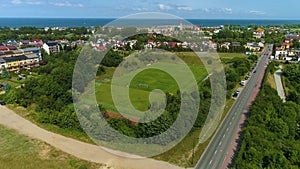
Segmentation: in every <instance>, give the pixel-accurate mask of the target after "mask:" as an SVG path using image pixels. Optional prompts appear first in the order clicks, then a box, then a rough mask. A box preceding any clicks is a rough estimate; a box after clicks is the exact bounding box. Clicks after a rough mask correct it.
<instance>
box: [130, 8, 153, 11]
mask: <svg viewBox="0 0 300 169" xmlns="http://www.w3.org/2000/svg"><path fill="white" fill-rule="evenodd" d="M132 10H134V11H149V9H147V8H132Z"/></svg>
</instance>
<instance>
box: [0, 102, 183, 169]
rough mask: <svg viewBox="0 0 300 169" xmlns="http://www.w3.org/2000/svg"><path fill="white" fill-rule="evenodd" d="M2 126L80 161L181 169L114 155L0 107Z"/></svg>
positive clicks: (120, 167) (119, 167) (131, 168)
mask: <svg viewBox="0 0 300 169" xmlns="http://www.w3.org/2000/svg"><path fill="white" fill-rule="evenodd" d="M0 124H1V125H3V126H6V127H8V128H11V129H14V130H17V131H18V132H20V133H21V134H24V135H27V136H29V137H31V138H33V139H37V140H40V141H43V142H46V143H48V144H50V145H52V146H53V147H56V148H58V149H60V150H62V151H64V152H66V153H68V154H71V155H73V156H75V157H78V158H80V159H83V160H87V161H91V162H95V163H101V164H105V165H107V166H109V167H111V168H114V169H181V168H180V167H177V166H174V165H171V164H169V163H166V162H162V161H157V160H153V159H146V158H144V159H131V158H125V157H119V156H116V155H113V154H111V153H109V152H107V151H105V150H103V149H102V148H101V147H99V146H97V145H92V144H88V143H84V142H80V141H77V140H75V139H71V138H67V137H64V136H61V135H59V134H55V133H52V132H49V131H47V130H44V129H42V128H40V127H38V126H37V125H35V124H33V123H31V122H30V121H28V120H26V119H24V118H22V117H21V116H19V115H17V114H16V113H14V112H13V111H12V110H10V109H8V108H6V107H4V106H0Z"/></svg>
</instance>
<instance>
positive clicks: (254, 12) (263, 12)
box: [249, 10, 266, 15]
mask: <svg viewBox="0 0 300 169" xmlns="http://www.w3.org/2000/svg"><path fill="white" fill-rule="evenodd" d="M249 13H251V14H254V15H265V14H266V12H265V11H256V10H252V11H249Z"/></svg>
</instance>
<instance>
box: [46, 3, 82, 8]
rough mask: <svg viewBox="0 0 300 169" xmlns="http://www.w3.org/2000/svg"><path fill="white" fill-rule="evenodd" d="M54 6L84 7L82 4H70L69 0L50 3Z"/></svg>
mask: <svg viewBox="0 0 300 169" xmlns="http://www.w3.org/2000/svg"><path fill="white" fill-rule="evenodd" d="M50 4H52V5H54V6H58V7H79V8H82V7H84V5H83V4H80V3H79V4H72V3H70V2H69V1H65V2H56V3H50Z"/></svg>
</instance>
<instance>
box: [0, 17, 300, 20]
mask: <svg viewBox="0 0 300 169" xmlns="http://www.w3.org/2000/svg"><path fill="white" fill-rule="evenodd" d="M0 18H1V19H112V20H116V19H120V18H121V17H14V16H12V17H0ZM122 19H126V18H122ZM127 19H157V18H127ZM158 19H159V18H158ZM182 19H185V20H192V19H195V20H289V21H300V18H299V19H290V18H182ZM162 20H163V19H162ZM167 20H171V18H170V19H167ZM174 20H176V19H174Z"/></svg>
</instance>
